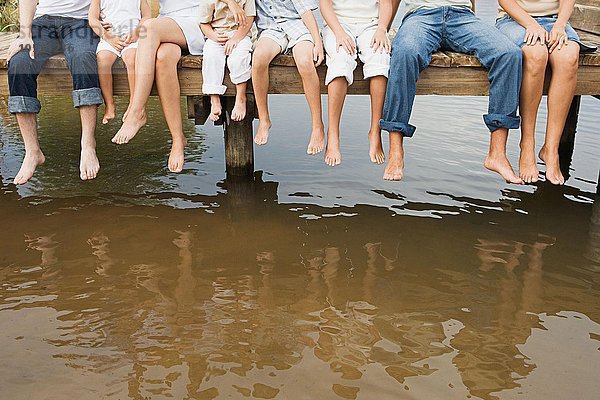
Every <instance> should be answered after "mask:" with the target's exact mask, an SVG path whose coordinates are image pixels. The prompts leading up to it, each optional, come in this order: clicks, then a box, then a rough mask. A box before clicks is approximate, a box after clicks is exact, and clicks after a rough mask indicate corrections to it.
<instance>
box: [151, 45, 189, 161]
mask: <svg viewBox="0 0 600 400" xmlns="http://www.w3.org/2000/svg"><path fill="white" fill-rule="evenodd" d="M180 58H181V47H180V46H178V45H176V44H172V43H163V44H162V45H161V46H160V48H159V49H158V53H157V57H156V60H157V62H156V87H157V89H158V96H159V97H160V104H161V105H162V109H163V114H164V115H165V120H166V121H167V125H168V127H169V131H170V132H171V138H172V140H173V142H172V144H171V154H170V155H169V171H171V172H177V173H179V172H181V171H182V170H183V164H184V161H185V155H184V150H185V145H186V144H187V139H186V138H185V135H184V134H183V120H182V117H181V105H180V102H181V95H180V92H181V90H180V87H179V79H178V78H177V64H178V63H179V59H180Z"/></svg>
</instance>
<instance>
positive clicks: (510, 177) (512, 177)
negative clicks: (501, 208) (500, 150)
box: [483, 155, 523, 185]
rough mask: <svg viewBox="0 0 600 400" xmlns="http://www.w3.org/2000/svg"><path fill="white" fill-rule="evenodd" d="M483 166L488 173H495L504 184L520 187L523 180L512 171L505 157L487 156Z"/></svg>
mask: <svg viewBox="0 0 600 400" xmlns="http://www.w3.org/2000/svg"><path fill="white" fill-rule="evenodd" d="M483 166H484V167H486V168H487V169H489V170H490V171H493V172H496V173H498V174H500V175H501V176H502V178H504V180H505V181H506V183H514V184H516V185H522V184H523V179H521V178H519V177H518V176H517V175H516V174H515V171H514V170H513V168H512V166H511V165H510V162H509V161H508V158H506V156H505V155H501V156H500V155H499V156H491V155H488V156H487V158H486V159H485V161H484V163H483Z"/></svg>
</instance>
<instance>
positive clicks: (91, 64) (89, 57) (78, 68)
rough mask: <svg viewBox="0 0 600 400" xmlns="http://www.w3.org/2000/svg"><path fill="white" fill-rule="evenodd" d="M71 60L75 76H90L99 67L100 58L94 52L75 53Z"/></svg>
mask: <svg viewBox="0 0 600 400" xmlns="http://www.w3.org/2000/svg"><path fill="white" fill-rule="evenodd" d="M69 58H70V61H69V63H70V64H71V68H72V71H71V72H72V73H73V74H89V73H91V72H94V71H95V69H96V67H97V65H98V57H97V55H96V52H95V51H93V50H82V51H75V52H74V53H73V54H71V55H70V57H69Z"/></svg>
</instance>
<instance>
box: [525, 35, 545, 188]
mask: <svg viewBox="0 0 600 400" xmlns="http://www.w3.org/2000/svg"><path fill="white" fill-rule="evenodd" d="M547 63H548V48H547V47H546V46H544V45H535V46H523V83H522V85H521V96H520V103H519V108H520V112H521V119H522V124H521V156H520V158H519V175H520V177H521V179H523V180H524V181H525V182H526V183H535V182H537V181H538V174H539V171H538V168H537V163H536V158H535V126H536V121H537V113H538V108H539V106H540V101H541V100H542V93H543V90H544V77H545V75H546V64H547Z"/></svg>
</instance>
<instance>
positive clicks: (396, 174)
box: [383, 132, 404, 181]
mask: <svg viewBox="0 0 600 400" xmlns="http://www.w3.org/2000/svg"><path fill="white" fill-rule="evenodd" d="M403 176H404V135H403V134H402V132H390V155H389V158H388V163H387V166H386V167H385V172H384V174H383V179H385V180H386V181H399V180H402V178H403Z"/></svg>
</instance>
